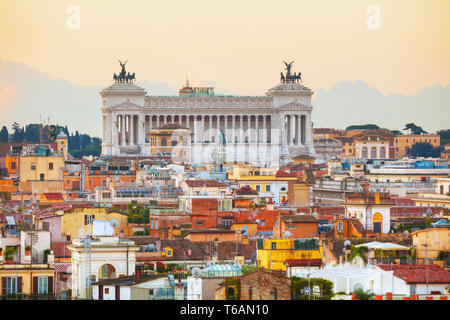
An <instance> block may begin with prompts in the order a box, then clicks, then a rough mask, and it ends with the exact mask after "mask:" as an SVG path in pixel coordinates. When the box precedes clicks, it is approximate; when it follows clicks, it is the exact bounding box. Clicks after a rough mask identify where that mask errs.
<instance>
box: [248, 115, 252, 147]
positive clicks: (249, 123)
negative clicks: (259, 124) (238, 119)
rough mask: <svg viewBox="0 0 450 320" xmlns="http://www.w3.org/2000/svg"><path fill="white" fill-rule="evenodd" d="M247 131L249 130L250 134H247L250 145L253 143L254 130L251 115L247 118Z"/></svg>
mask: <svg viewBox="0 0 450 320" xmlns="http://www.w3.org/2000/svg"><path fill="white" fill-rule="evenodd" d="M247 122H248V123H247V130H248V133H247V136H248V143H251V142H252V140H251V137H252V135H251V129H252V117H251V116H250V115H248V116H247Z"/></svg>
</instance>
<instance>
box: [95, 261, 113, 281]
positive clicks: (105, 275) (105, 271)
mask: <svg viewBox="0 0 450 320" xmlns="http://www.w3.org/2000/svg"><path fill="white" fill-rule="evenodd" d="M115 277H116V268H114V267H113V266H112V265H110V264H108V263H107V264H104V265H102V266H101V267H100V270H99V272H98V278H99V280H105V279H114V278H115Z"/></svg>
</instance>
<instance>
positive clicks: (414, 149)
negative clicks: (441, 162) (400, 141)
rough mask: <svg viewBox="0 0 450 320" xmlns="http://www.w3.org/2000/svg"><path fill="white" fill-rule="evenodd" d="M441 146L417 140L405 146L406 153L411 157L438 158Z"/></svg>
mask: <svg viewBox="0 0 450 320" xmlns="http://www.w3.org/2000/svg"><path fill="white" fill-rule="evenodd" d="M442 150H443V147H436V148H435V147H433V146H432V145H431V144H430V143H428V142H417V143H415V144H413V145H412V146H411V148H408V147H407V148H406V154H407V155H408V156H412V157H424V158H438V157H440V155H441V152H442Z"/></svg>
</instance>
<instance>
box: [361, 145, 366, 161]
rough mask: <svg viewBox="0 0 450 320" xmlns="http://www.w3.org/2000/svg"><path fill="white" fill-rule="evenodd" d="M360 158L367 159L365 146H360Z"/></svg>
mask: <svg viewBox="0 0 450 320" xmlns="http://www.w3.org/2000/svg"><path fill="white" fill-rule="evenodd" d="M362 158H363V159H367V147H363V148H362Z"/></svg>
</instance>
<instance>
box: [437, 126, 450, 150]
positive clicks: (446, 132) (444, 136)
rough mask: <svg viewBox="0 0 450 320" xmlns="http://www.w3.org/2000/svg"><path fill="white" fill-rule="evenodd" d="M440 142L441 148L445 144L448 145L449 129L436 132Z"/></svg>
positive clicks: (449, 139)
mask: <svg viewBox="0 0 450 320" xmlns="http://www.w3.org/2000/svg"><path fill="white" fill-rule="evenodd" d="M436 133H437V134H438V135H439V137H440V140H441V146H444V145H445V144H446V143H450V129H445V130H439V131H438V132H436Z"/></svg>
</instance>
